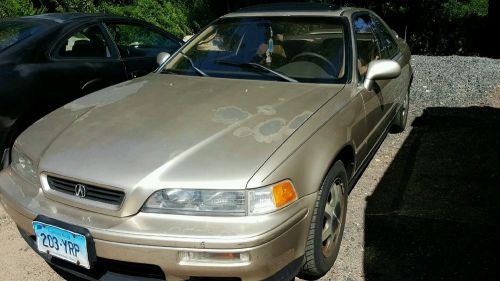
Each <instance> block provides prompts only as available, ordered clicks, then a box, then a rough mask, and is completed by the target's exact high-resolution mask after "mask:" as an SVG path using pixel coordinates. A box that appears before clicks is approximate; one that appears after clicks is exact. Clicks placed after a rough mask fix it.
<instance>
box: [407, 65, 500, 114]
mask: <svg viewBox="0 0 500 281" xmlns="http://www.w3.org/2000/svg"><path fill="white" fill-rule="evenodd" d="M411 63H412V65H413V67H414V75H415V79H414V81H413V87H412V90H411V97H412V105H413V108H414V109H417V110H421V109H423V108H425V107H431V106H434V107H435V106H446V107H463V106H471V105H482V104H487V103H488V101H489V98H490V96H489V94H490V93H491V92H492V91H493V88H494V87H495V86H497V85H498V84H500V60H494V59H488V58H479V57H459V56H450V57H430V56H413V57H412V62H411Z"/></svg>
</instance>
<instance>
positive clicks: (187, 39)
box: [182, 34, 194, 43]
mask: <svg viewBox="0 0 500 281" xmlns="http://www.w3.org/2000/svg"><path fill="white" fill-rule="evenodd" d="M193 36H194V34H189V35H186V36H184V37H183V38H182V41H183V42H184V43H186V42H187V41H189V39H191V38H192V37H193Z"/></svg>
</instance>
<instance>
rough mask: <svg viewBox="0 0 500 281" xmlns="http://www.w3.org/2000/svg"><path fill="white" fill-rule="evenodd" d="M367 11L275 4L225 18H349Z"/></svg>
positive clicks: (308, 4) (312, 5)
mask: <svg viewBox="0 0 500 281" xmlns="http://www.w3.org/2000/svg"><path fill="white" fill-rule="evenodd" d="M359 11H368V10H366V9H360V8H353V7H341V6H338V5H335V4H321V3H274V4H264V5H255V6H249V7H245V8H241V9H240V10H238V11H236V12H233V13H229V14H227V15H224V16H223V18H232V17H256V16H349V15H350V14H352V13H355V12H359Z"/></svg>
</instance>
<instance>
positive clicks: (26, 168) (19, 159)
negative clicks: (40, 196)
mask: <svg viewBox="0 0 500 281" xmlns="http://www.w3.org/2000/svg"><path fill="white" fill-rule="evenodd" d="M11 155H12V163H11V166H12V168H13V169H14V170H15V171H16V172H17V173H18V174H19V176H21V177H22V178H24V179H26V180H28V181H30V182H31V183H34V184H37V183H38V176H37V173H36V169H35V165H34V164H33V161H32V160H31V159H30V158H29V157H28V156H26V155H25V154H24V153H22V152H20V151H19V150H18V149H17V148H16V147H15V146H14V147H13V148H12V154H11Z"/></svg>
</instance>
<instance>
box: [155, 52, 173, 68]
mask: <svg viewBox="0 0 500 281" xmlns="http://www.w3.org/2000/svg"><path fill="white" fill-rule="evenodd" d="M169 57H170V54H169V53H167V52H161V53H159V54H158V56H156V63H157V64H158V65H159V66H161V65H162V64H163V63H165V62H166V61H167V60H168V58H169Z"/></svg>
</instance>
